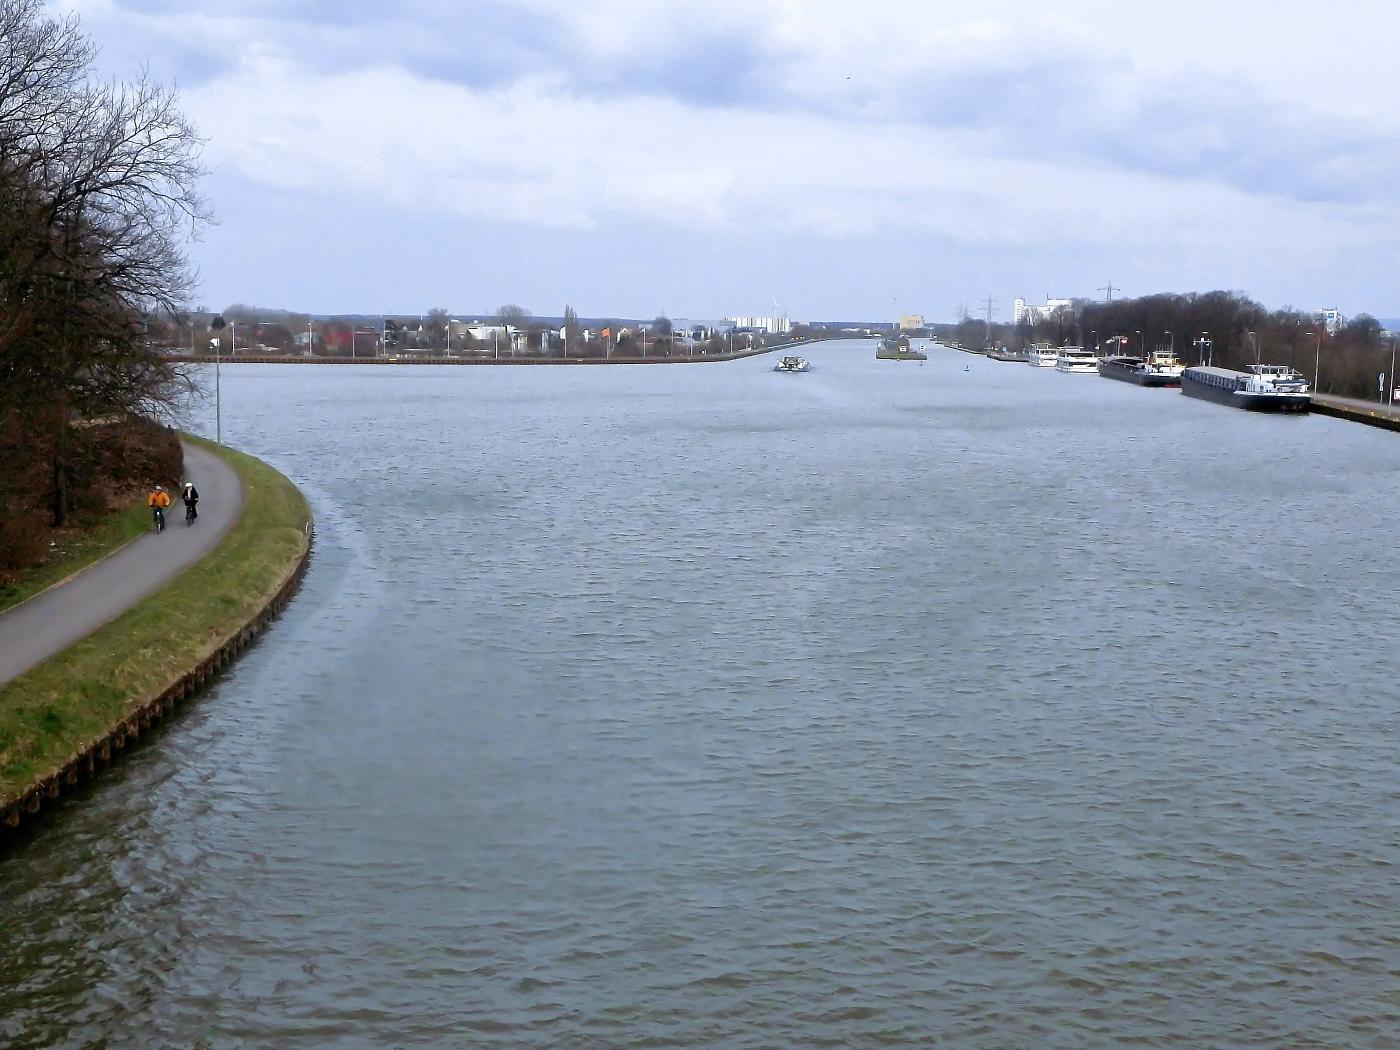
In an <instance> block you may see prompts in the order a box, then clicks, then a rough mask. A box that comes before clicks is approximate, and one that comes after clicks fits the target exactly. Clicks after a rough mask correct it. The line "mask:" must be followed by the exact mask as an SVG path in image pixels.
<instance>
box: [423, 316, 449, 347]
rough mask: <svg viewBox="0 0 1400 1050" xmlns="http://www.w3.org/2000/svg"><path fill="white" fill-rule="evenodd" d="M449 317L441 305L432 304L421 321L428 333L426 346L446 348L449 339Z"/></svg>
mask: <svg viewBox="0 0 1400 1050" xmlns="http://www.w3.org/2000/svg"><path fill="white" fill-rule="evenodd" d="M449 321H450V317H449V316H448V313H447V310H446V309H444V308H443V307H441V306H434V307H433V308H432V309H431V310H429V311H428V314H427V317H426V318H425V319H424V321H423V327H424V329H425V330H426V331H427V333H428V348H429V349H431V350H446V349H448V343H449V340H450V339H451V335H452V333H451V329H450V328H449V327H448V323H449Z"/></svg>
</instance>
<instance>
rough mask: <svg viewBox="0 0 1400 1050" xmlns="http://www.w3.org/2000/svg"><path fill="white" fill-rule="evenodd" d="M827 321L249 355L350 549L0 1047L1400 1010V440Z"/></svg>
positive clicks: (61, 903)
mask: <svg viewBox="0 0 1400 1050" xmlns="http://www.w3.org/2000/svg"><path fill="white" fill-rule="evenodd" d="M810 355H811V358H812V361H813V364H814V369H813V371H812V372H810V373H807V374H805V375H796V376H793V375H778V374H774V373H773V372H771V371H770V370H769V369H770V368H771V365H772V359H771V358H757V359H749V360H743V361H737V362H731V363H725V364H702V365H693V366H679V367H654V366H653V367H618V368H601V367H587V368H586V367H578V368H455V369H454V368H432V367H421V368H420V367H412V368H403V369H392V368H374V369H371V368H364V369H360V368H308V367H276V366H240V367H237V368H234V367H230V368H226V369H224V371H223V379H222V398H223V429H224V435H225V438H226V440H228V441H230V442H231V443H233V444H235V445H237V446H239V447H242V448H245V449H247V450H248V451H250V452H253V453H255V454H257V455H259V456H262V457H263V458H265V459H267V460H268V461H269V462H271V463H273V464H274V465H276V466H277V467H279V468H280V469H282V470H283V471H284V472H286V473H287V474H288V475H290V476H291V477H292V478H293V479H294V480H295V481H296V482H297V483H298V484H299V485H301V486H302V488H303V489H304V490H305V491H306V493H307V494H308V495H309V497H310V498H311V501H312V503H313V504H314V506H315V512H316V518H317V537H316V551H315V557H314V560H313V563H312V568H311V571H310V573H309V575H308V577H307V579H306V583H305V586H304V588H303V590H302V591H301V593H300V595H299V596H298V597H297V599H296V600H295V601H294V603H293V604H292V605H291V607H290V608H289V610H288V612H287V613H286V614H285V615H284V616H283V617H282V618H281V620H280V621H278V623H277V624H276V625H275V627H274V629H273V630H272V631H271V632H270V633H269V634H267V635H266V636H265V637H264V640H262V641H261V642H259V643H258V644H257V646H255V647H254V648H253V649H252V650H251V651H250V652H249V653H248V655H247V656H245V657H244V658H243V659H242V660H241V661H240V662H239V663H238V664H237V665H236V666H235V667H234V668H233V669H232V670H231V671H230V672H229V673H228V674H227V675H225V676H224V677H223V678H222V679H221V680H220V681H219V682H218V684H217V685H216V686H215V687H214V688H213V689H211V690H210V691H209V693H208V694H207V695H206V696H205V697H204V698H203V699H202V701H201V702H200V703H199V704H198V705H196V706H194V707H193V708H191V709H190V710H189V711H188V713H186V714H185V715H183V716H182V717H181V718H180V719H178V720H177V721H176V722H175V723H174V724H173V725H171V726H170V727H169V728H168V729H167V730H166V731H164V732H163V733H161V734H160V735H159V737H158V739H157V740H156V741H155V742H154V743H152V744H150V745H147V746H143V747H141V748H139V749H138V750H137V752H136V753H135V754H134V755H132V756H131V757H130V758H128V759H127V760H126V761H124V762H122V763H121V764H120V765H119V766H118V767H117V768H116V769H115V770H113V771H112V772H111V773H110V774H109V775H107V776H105V777H104V778H103V779H102V780H101V782H100V783H99V784H97V785H95V786H94V787H92V788H90V789H87V790H86V791H85V792H83V793H82V794H81V795H80V796H79V797H78V799H77V801H75V802H72V803H65V804H64V805H62V806H61V807H59V808H58V810H57V811H56V812H54V813H52V814H50V815H49V817H48V818H47V819H45V820H44V821H43V822H42V824H41V826H40V827H39V828H38V829H37V830H36V831H34V832H32V833H30V834H27V835H25V836H24V837H23V838H21V839H20V841H19V842H18V843H17V844H14V845H12V846H11V847H10V848H9V849H7V850H6V851H5V852H3V853H0V1044H3V1045H6V1046H12V1047H41V1046H42V1047H49V1046H72V1047H78V1046H91V1045H101V1046H108V1047H117V1046H207V1047H235V1046H250V1047H287V1046H347V1047H349V1046H410V1045H413V1046H443V1047H453V1046H464V1045H502V1046H519V1045H538V1046H596V1045H608V1044H616V1043H628V1044H632V1045H643V1046H663V1045H664V1046H673V1045H681V1046H719V1045H726V1046H730V1045H732V1046H781V1045H788V1046H819V1045H874V1044H879V1043H889V1044H909V1043H916V1042H919V1043H930V1042H934V1041H936V1042H939V1043H940V1044H944V1045H965V1046H987V1047H1002V1046H1037V1047H1039V1046H1067V1047H1069V1046H1073V1047H1080V1046H1092V1045H1107V1044H1112V1043H1137V1044H1142V1045H1179V1046H1224V1045H1239V1044H1245V1043H1274V1044H1280V1045H1282V1044H1287V1045H1319V1046H1321V1045H1327V1046H1341V1045H1345V1046H1383V1045H1395V1040H1396V1039H1397V1037H1398V1036H1400V758H1397V748H1396V745H1397V729H1398V728H1400V685H1397V683H1400V659H1398V658H1397V655H1396V639H1397V636H1398V635H1400V623H1397V616H1396V611H1395V602H1394V591H1395V585H1396V581H1397V579H1400V542H1397V540H1398V537H1397V534H1396V531H1395V522H1396V521H1397V519H1398V518H1400V500H1398V499H1397V488H1400V442H1397V439H1396V436H1395V435H1392V434H1388V433H1385V432H1382V431H1379V430H1373V429H1369V428H1367V427H1364V426H1358V425H1355V424H1348V423H1344V422H1341V421H1337V420H1330V419H1325V418H1322V417H1305V418H1269V417H1267V416H1259V415H1253V414H1247V413H1244V412H1238V411H1231V410H1229V409H1227V408H1222V407H1220V406H1216V405H1213V404H1207V403H1203V402H1199V401H1194V400H1191V399H1187V398H1183V397H1182V396H1181V395H1180V394H1178V393H1176V392H1170V391H1159V390H1142V389H1138V388H1136V387H1130V386H1128V385H1126V384H1121V383H1112V382H1105V381H1103V380H1101V379H1098V378H1096V377H1091V376H1067V375H1061V374H1058V373H1054V372H1049V371H1044V370H1038V369H1031V368H1029V367H1026V366H1024V365H1013V364H998V363H994V362H987V361H983V360H981V359H978V358H971V357H968V356H967V355H963V354H960V353H957V352H954V351H950V350H941V349H935V350H933V351H932V353H931V357H930V360H929V361H928V363H927V364H926V365H922V366H921V365H916V364H912V363H905V362H877V361H875V360H874V356H873V355H874V347H873V344H871V343H869V342H866V343H854V344H826V345H822V346H819V347H814V348H812V349H811V350H810ZM211 417H212V406H207V405H206V406H202V407H201V408H200V409H199V411H198V419H197V421H196V425H197V426H199V427H206V428H207V429H210V430H212V426H210V425H209V424H210V423H211V422H212V418H211ZM195 480H196V481H197V480H198V479H195Z"/></svg>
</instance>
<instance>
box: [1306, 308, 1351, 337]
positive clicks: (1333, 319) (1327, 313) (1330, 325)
mask: <svg viewBox="0 0 1400 1050" xmlns="http://www.w3.org/2000/svg"><path fill="white" fill-rule="evenodd" d="M1313 316H1314V317H1316V318H1317V319H1318V320H1319V321H1321V322H1322V324H1323V326H1324V327H1325V328H1326V329H1327V334H1328V335H1336V334H1337V333H1338V332H1340V331H1341V330H1342V325H1344V324H1346V323H1347V319H1346V318H1345V317H1343V316H1342V311H1340V310H1338V309H1337V308H1336V307H1335V306H1327V307H1323V308H1322V309H1321V310H1319V311H1317V313H1315V314H1314V315H1313Z"/></svg>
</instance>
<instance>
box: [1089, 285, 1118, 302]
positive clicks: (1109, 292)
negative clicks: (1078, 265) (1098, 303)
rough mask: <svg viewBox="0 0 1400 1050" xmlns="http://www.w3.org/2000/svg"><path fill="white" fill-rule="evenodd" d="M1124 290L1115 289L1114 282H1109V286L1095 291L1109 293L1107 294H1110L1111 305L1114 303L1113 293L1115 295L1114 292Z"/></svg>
mask: <svg viewBox="0 0 1400 1050" xmlns="http://www.w3.org/2000/svg"><path fill="white" fill-rule="evenodd" d="M1122 290H1123V289H1121V288H1114V287H1113V282H1112V281H1109V282H1108V284H1106V285H1104V286H1103V287H1102V288H1097V289H1095V291H1100V292H1107V293H1108V301H1109V302H1110V303H1111V302H1113V293H1114V292H1121V291H1122Z"/></svg>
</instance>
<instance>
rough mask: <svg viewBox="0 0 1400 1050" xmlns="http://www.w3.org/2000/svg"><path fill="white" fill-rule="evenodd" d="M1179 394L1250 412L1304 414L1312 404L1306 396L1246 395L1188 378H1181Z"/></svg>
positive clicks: (1310, 399)
mask: <svg viewBox="0 0 1400 1050" xmlns="http://www.w3.org/2000/svg"><path fill="white" fill-rule="evenodd" d="M1181 392H1182V393H1183V394H1185V395H1186V396H1187V397H1196V398H1200V399H1201V400H1202V401H1214V402H1215V403H1216V404H1218V405H1229V406H1230V407H1231V408H1243V409H1247V410H1249V411H1251V412H1288V413H1294V412H1306V411H1307V410H1308V408H1309V407H1310V405H1311V404H1312V398H1311V397H1309V396H1308V395H1307V394H1248V393H1245V392H1243V391H1239V390H1229V389H1226V388H1225V387H1220V386H1213V385H1211V384H1210V383H1200V382H1196V381H1194V380H1192V379H1191V378H1190V377H1189V376H1186V375H1183V376H1182V377H1181Z"/></svg>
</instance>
